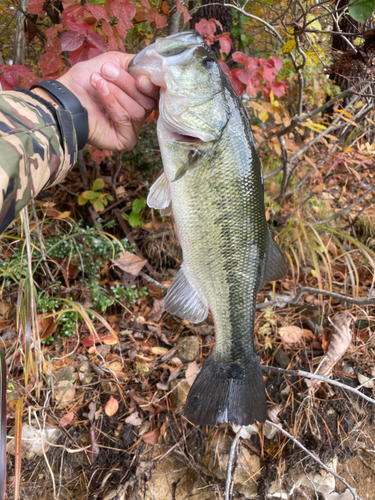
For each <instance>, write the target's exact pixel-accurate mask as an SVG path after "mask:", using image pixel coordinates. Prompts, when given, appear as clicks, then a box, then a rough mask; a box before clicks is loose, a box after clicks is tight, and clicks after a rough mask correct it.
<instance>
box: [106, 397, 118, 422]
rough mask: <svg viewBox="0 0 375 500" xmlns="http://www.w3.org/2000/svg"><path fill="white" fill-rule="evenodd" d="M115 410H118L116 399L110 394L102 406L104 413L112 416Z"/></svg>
mask: <svg viewBox="0 0 375 500" xmlns="http://www.w3.org/2000/svg"><path fill="white" fill-rule="evenodd" d="M117 410H118V401H117V399H115V398H114V397H113V396H111V397H110V398H109V399H108V401H107V403H106V405H105V407H104V411H105V413H106V415H108V416H109V417H112V416H113V415H114V414H115V413H116V412H117Z"/></svg>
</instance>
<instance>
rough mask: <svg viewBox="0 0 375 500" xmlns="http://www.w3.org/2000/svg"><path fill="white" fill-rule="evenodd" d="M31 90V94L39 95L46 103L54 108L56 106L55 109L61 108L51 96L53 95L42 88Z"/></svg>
mask: <svg viewBox="0 0 375 500" xmlns="http://www.w3.org/2000/svg"><path fill="white" fill-rule="evenodd" d="M30 90H31V92H33V93H34V94H36V95H38V96H39V97H41V98H42V99H44V100H45V101H47V102H49V103H51V104H52V106H54V107H55V108H58V107H59V104H58V102H57V101H55V99H54V98H53V97H52V96H51V94H49V93H48V92H47V91H46V90H44V89H42V88H41V87H35V88H33V89H30Z"/></svg>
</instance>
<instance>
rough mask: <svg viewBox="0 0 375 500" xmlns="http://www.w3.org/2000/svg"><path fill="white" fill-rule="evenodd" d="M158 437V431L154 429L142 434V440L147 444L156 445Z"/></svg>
mask: <svg viewBox="0 0 375 500" xmlns="http://www.w3.org/2000/svg"><path fill="white" fill-rule="evenodd" d="M159 436H160V429H154V430H153V431H150V432H146V434H143V436H142V439H143V441H144V442H145V443H147V444H158V442H159Z"/></svg>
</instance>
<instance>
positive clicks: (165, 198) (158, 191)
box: [147, 173, 172, 210]
mask: <svg viewBox="0 0 375 500" xmlns="http://www.w3.org/2000/svg"><path fill="white" fill-rule="evenodd" d="M171 201H172V198H171V189H170V186H169V182H168V179H167V177H166V175H165V174H164V173H162V174H161V176H160V177H159V178H158V179H157V180H156V181H155V182H154V184H153V185H152V186H151V189H150V192H149V193H148V196H147V205H148V206H149V207H150V208H157V209H159V210H161V209H163V208H167V207H168V206H169V205H170V203H171Z"/></svg>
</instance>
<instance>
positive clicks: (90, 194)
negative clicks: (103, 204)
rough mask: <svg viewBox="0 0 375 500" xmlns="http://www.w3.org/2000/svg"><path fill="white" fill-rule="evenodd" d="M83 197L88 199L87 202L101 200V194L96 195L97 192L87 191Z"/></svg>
mask: <svg viewBox="0 0 375 500" xmlns="http://www.w3.org/2000/svg"><path fill="white" fill-rule="evenodd" d="M81 196H83V197H84V198H86V200H96V199H97V198H99V196H100V193H96V192H95V191H85V192H84V193H82V195H81Z"/></svg>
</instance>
